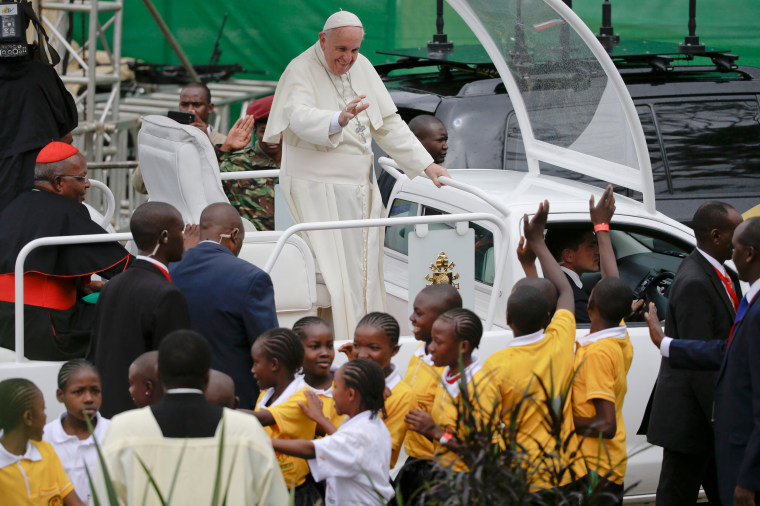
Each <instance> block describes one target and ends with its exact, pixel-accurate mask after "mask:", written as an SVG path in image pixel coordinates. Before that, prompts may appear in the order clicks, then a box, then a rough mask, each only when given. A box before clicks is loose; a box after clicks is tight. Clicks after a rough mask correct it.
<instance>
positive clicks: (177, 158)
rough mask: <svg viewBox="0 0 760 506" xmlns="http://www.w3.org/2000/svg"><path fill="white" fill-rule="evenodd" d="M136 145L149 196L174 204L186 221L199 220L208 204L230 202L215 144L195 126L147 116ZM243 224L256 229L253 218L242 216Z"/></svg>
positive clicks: (156, 116) (153, 199) (164, 117)
mask: <svg viewBox="0 0 760 506" xmlns="http://www.w3.org/2000/svg"><path fill="white" fill-rule="evenodd" d="M137 145H138V158H139V160H140V170H141V171H142V176H143V180H144V181H145V188H146V189H147V190H148V198H149V200H152V201H158V202H167V203H169V204H171V205H173V206H174V207H176V208H177V210H178V211H179V212H180V214H182V218H183V219H184V220H185V223H198V222H199V221H200V217H201V212H203V210H204V209H205V208H206V206H208V205H209V204H214V203H216V202H227V203H229V199H227V195H225V193H224V189H223V188H222V180H221V178H220V173H219V163H218V162H217V160H216V153H215V152H214V148H213V146H212V145H211V143H210V142H209V140H208V137H207V136H206V135H204V134H203V132H201V131H200V130H199V129H197V128H196V127H193V126H189V125H181V124H179V123H177V122H176V121H174V120H172V119H169V118H167V117H166V116H158V115H150V116H145V117H144V118H143V120H142V127H141V128H140V133H139V134H138V136H137ZM243 224H244V226H245V229H246V231H253V230H255V227H254V226H253V224H252V223H251V222H250V221H248V220H246V219H243Z"/></svg>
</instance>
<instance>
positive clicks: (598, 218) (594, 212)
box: [588, 184, 615, 225]
mask: <svg viewBox="0 0 760 506" xmlns="http://www.w3.org/2000/svg"><path fill="white" fill-rule="evenodd" d="M588 212H589V215H591V223H593V224H594V225H601V224H602V223H606V224H609V223H610V221H611V220H612V216H613V215H614V214H615V194H614V193H613V192H612V185H611V184H608V185H607V188H605V189H604V193H603V194H602V197H601V198H600V199H599V202H598V203H597V204H596V205H594V196H593V195H591V198H590V199H589V201H588Z"/></svg>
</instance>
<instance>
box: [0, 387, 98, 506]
mask: <svg viewBox="0 0 760 506" xmlns="http://www.w3.org/2000/svg"><path fill="white" fill-rule="evenodd" d="M0 406H2V408H1V409H0V429H2V431H3V435H2V437H0V491H2V492H0V495H2V503H3V504H29V505H39V506H43V505H44V506H47V505H49V504H63V505H64V506H84V503H83V502H82V501H81V500H80V499H79V497H78V496H77V493H76V492H75V491H74V485H72V484H71V481H70V480H69V478H68V476H66V472H65V471H64V470H63V466H62V465H61V461H60V459H59V458H58V455H56V453H55V450H53V446H52V445H51V444H50V443H48V442H45V441H42V431H43V428H44V427H45V421H46V417H45V400H44V399H43V397H42V392H40V390H39V388H37V386H36V385H35V384H34V383H32V382H31V381H29V380H27V379H22V378H11V379H7V380H4V381H0Z"/></svg>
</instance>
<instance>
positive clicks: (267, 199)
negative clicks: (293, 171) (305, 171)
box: [219, 141, 280, 230]
mask: <svg viewBox="0 0 760 506" xmlns="http://www.w3.org/2000/svg"><path fill="white" fill-rule="evenodd" d="M279 168H280V166H279V165H277V162H276V161H274V160H273V159H272V158H270V157H269V156H268V155H267V154H266V153H264V150H263V149H261V144H260V143H259V141H256V143H255V144H254V145H253V146H248V147H246V148H243V149H241V150H239V151H234V152H229V153H223V154H222V156H221V158H220V160H219V171H220V172H239V171H243V170H271V169H279ZM222 184H223V186H224V192H225V193H226V194H227V198H228V199H230V204H232V205H233V206H235V208H236V209H237V210H238V212H239V213H240V216H242V217H243V218H246V219H248V220H249V221H250V222H251V223H253V224H254V226H255V227H256V230H274V185H275V184H277V178H262V179H231V180H228V181H222Z"/></svg>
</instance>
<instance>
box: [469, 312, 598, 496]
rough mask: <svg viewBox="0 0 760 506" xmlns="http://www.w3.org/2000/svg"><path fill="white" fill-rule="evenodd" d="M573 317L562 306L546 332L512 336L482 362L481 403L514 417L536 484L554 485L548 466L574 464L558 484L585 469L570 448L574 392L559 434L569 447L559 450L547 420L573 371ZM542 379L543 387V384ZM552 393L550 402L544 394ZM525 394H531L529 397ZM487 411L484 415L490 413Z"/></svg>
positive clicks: (506, 419) (574, 445)
mask: <svg viewBox="0 0 760 506" xmlns="http://www.w3.org/2000/svg"><path fill="white" fill-rule="evenodd" d="M574 346H575V317H574V316H573V313H571V312H570V311H567V310H565V309H560V310H558V311H557V312H556V313H555V314H554V318H553V319H552V321H551V323H550V324H549V326H548V327H547V328H546V330H545V331H544V332H540V331H539V332H535V333H533V334H528V335H524V336H520V337H517V338H515V339H513V340H512V341H511V342H510V343H509V344H508V345H507V348H506V349H504V350H501V351H499V352H496V353H494V354H493V355H491V356H490V357H489V358H488V360H486V362H485V364H484V365H483V370H482V375H483V376H485V377H487V378H489V379H490V381H487V382H486V383H487V385H486V387H485V391H484V394H483V396H482V400H481V403H482V405H483V406H484V408H485V407H486V406H495V407H497V408H498V409H499V410H500V413H501V420H502V422H503V423H504V425H505V427H507V428H509V427H511V426H512V420H515V421H516V423H515V425H516V430H517V432H516V435H515V442H516V443H517V445H518V449H522V450H523V451H524V452H525V453H526V456H527V459H528V460H529V461H530V466H529V467H528V472H529V476H528V479H529V480H530V482H531V483H532V484H533V485H535V486H536V487H545V486H551V485H553V484H552V481H553V478H552V476H551V473H550V469H557V468H559V467H560V466H561V467H562V468H570V469H572V471H573V472H574V475H575V476H572V475H571V474H570V473H565V474H564V475H563V477H562V479H561V480H560V483H558V484H557V485H560V486H562V485H566V484H568V483H570V482H571V481H573V479H578V478H581V477H583V476H585V475H586V466H585V464H584V463H583V460H582V459H581V458H572V457H571V455H570V454H571V453H572V452H575V451H577V450H578V448H579V444H578V438H577V437H576V435H575V427H574V425H573V413H572V404H571V402H570V392H567V395H566V397H567V399H566V402H565V404H564V406H563V409H562V413H561V416H562V425H561V427H560V438H561V440H562V441H567V442H568V444H567V445H566V446H565V448H566V450H565V451H562V453H561V455H559V456H557V455H556V454H557V452H558V451H561V449H559V448H557V445H556V438H555V437H554V436H553V435H552V432H551V431H550V430H549V427H548V426H547V421H548V420H549V419H550V411H549V409H550V406H552V407H553V408H552V409H556V408H554V406H557V402H558V401H559V399H560V395H561V394H562V393H563V392H565V391H566V390H568V389H569V385H570V382H571V380H572V376H573V371H574V367H573V366H574V358H573V356H574V353H573V348H574ZM542 384H543V388H542V386H541V385H542ZM544 388H545V389H546V391H547V392H548V393H549V395H550V397H551V399H553V400H552V401H551V402H549V400H548V399H547V398H546V395H545V394H544ZM526 395H527V396H529V397H527V398H526ZM488 415H489V414H488V413H484V416H488Z"/></svg>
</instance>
